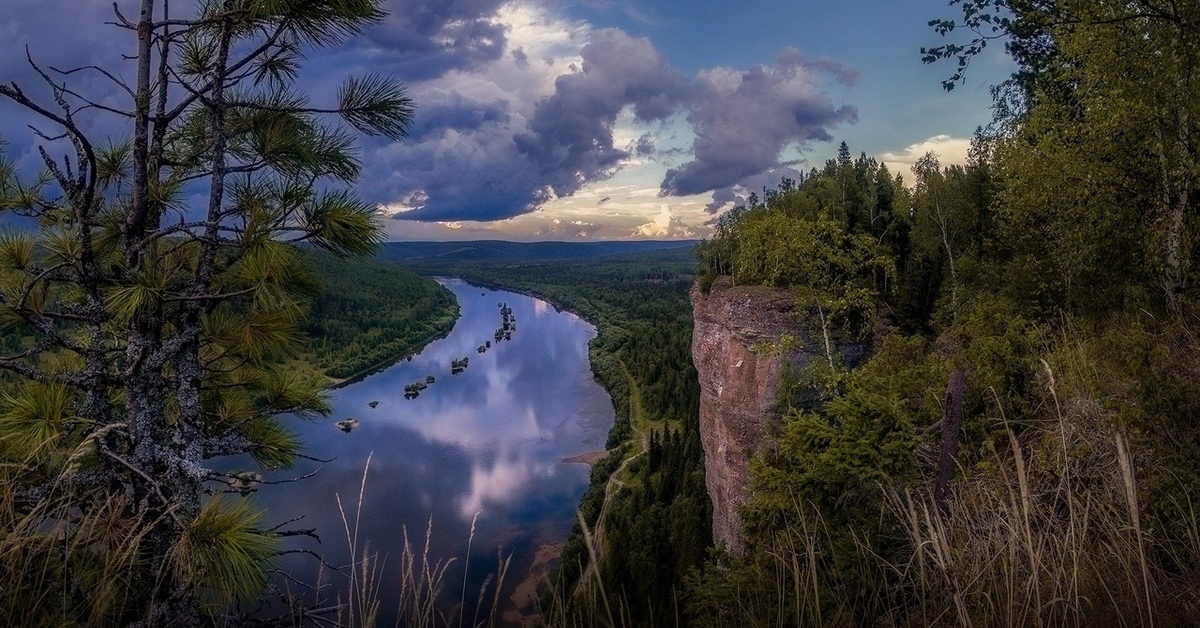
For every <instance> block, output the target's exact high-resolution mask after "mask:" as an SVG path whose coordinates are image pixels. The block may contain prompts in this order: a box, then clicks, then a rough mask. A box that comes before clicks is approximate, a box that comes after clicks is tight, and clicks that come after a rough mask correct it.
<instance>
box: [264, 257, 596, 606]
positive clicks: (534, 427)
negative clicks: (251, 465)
mask: <svg viewBox="0 0 1200 628" xmlns="http://www.w3.org/2000/svg"><path fill="white" fill-rule="evenodd" d="M441 281H442V283H443V284H444V285H445V286H446V287H447V288H449V289H450V290H451V291H453V292H454V294H455V296H456V298H457V299H458V301H459V305H460V307H461V317H460V318H459V320H458V322H457V323H456V324H455V326H454V329H453V330H452V331H451V332H450V334H449V335H448V336H447V337H445V338H443V339H440V340H437V341H435V342H433V343H432V344H430V345H429V346H427V347H425V348H424V350H422V351H421V353H419V354H418V355H416V356H413V357H412V359H411V360H402V361H400V362H398V363H397V364H395V365H393V366H391V367H389V368H387V369H384V370H382V371H380V372H378V373H376V374H374V375H371V376H369V377H366V378H365V379H363V380H362V381H358V382H355V383H353V384H350V385H348V386H346V387H344V388H340V389H338V390H336V391H334V392H333V393H332V395H331V400H330V401H331V403H332V405H333V408H334V413H333V414H332V415H330V416H329V417H328V418H327V419H322V420H320V421H317V422H312V423H307V422H302V421H299V420H295V421H291V422H290V426H291V427H292V429H293V430H294V431H295V432H296V433H297V435H298V436H299V437H300V439H301V442H302V443H303V451H304V453H305V454H306V455H309V456H312V457H315V458H321V459H326V460H328V459H332V461H330V462H324V463H320V462H315V461H310V460H302V461H301V462H300V464H298V465H297V466H296V467H295V468H294V469H291V470H288V471H283V472H275V473H271V474H267V476H266V478H265V479H268V480H280V479H286V478H291V477H298V476H303V475H305V474H308V473H312V472H314V471H315V474H314V475H313V476H312V477H309V478H306V479H303V480H300V481H298V482H294V483H285V484H279V485H274V486H264V487H262V488H261V490H260V491H259V493H258V496H257V503H258V505H259V506H260V507H265V508H266V510H267V513H268V514H267V522H268V525H271V526H274V525H276V524H280V523H283V522H285V521H288V520H291V519H294V518H297V517H303V518H302V519H300V520H298V521H295V522H293V523H290V524H288V526H287V527H288V528H292V529H297V528H304V529H307V528H315V529H316V532H317V534H319V535H320V537H321V542H320V544H318V543H317V542H316V541H312V540H309V539H307V538H303V537H298V538H290V539H288V543H287V545H286V547H288V548H304V549H309V550H313V551H316V552H319V553H321V554H323V555H324V557H325V560H326V561H327V562H328V563H330V564H332V565H335V566H344V565H347V564H349V563H350V562H351V557H350V551H349V544H348V542H347V533H346V529H345V528H346V526H345V525H344V523H343V520H342V514H341V512H339V508H338V499H339V498H340V500H341V505H342V509H343V510H344V511H345V514H346V518H347V520H348V523H349V527H350V529H351V530H350V531H351V533H352V534H353V532H354V529H355V527H356V524H355V521H356V518H357V521H358V523H357V538H358V547H359V550H358V552H359V553H360V554H361V552H362V551H363V547H364V546H366V545H367V544H369V552H370V553H372V554H375V555H377V558H378V559H379V563H380V565H381V567H382V574H381V578H380V582H379V585H380V597H381V600H382V609H381V620H382V621H383V622H384V623H385V624H391V623H393V622H394V614H395V610H396V604H397V599H398V596H399V589H400V570H399V566H400V556H401V549H402V546H403V532H404V530H407V533H408V538H409V541H410V542H411V543H412V544H413V546H414V549H415V551H416V552H417V554H418V557H417V559H418V561H420V554H421V551H422V549H423V546H424V542H425V535H426V530H427V529H430V530H431V537H430V547H429V554H428V555H429V558H430V561H431V562H434V561H437V560H447V559H454V562H453V564H452V565H451V566H450V567H449V568H448V569H447V571H446V572H445V577H444V579H443V585H444V590H443V593H442V602H443V606H444V607H446V608H447V609H448V608H450V607H453V606H455V605H457V604H458V603H459V600H460V599H464V598H465V600H466V602H465V606H466V618H467V621H468V622H469V621H470V619H471V617H472V615H474V613H475V610H476V600H477V599H478V598H479V592H480V587H481V586H482V585H483V583H484V581H485V579H487V577H488V575H489V574H494V573H495V572H496V570H497V566H498V555H505V556H507V555H511V556H512V563H511V566H510V567H509V571H508V575H507V576H506V579H505V582H504V589H503V590H502V592H501V596H500V603H499V608H498V609H497V610H498V611H499V613H503V612H505V611H510V613H509V617H510V618H512V617H515V615H513V614H512V613H511V611H513V610H515V607H516V606H517V604H515V603H514V602H513V601H512V600H511V599H510V598H511V597H512V596H513V593H514V591H516V589H517V586H518V585H519V584H520V583H521V581H522V580H525V579H526V575H527V573H528V572H529V571H530V568H531V567H534V568H535V570H537V571H539V572H540V571H542V570H544V569H545V556H544V554H545V551H544V549H543V550H542V551H541V552H539V548H545V547H547V546H553V545H556V544H561V543H562V542H563V541H565V540H566V538H567V535H568V534H569V532H570V529H571V526H572V524H573V523H574V521H575V509H576V506H577V505H578V503H579V498H580V497H581V496H582V494H583V491H584V490H585V489H586V488H587V482H588V466H587V465H586V464H572V463H568V462H565V461H564V459H566V458H570V457H574V456H579V455H580V454H584V453H587V452H594V451H597V450H602V449H603V447H604V441H605V437H606V436H607V433H608V430H609V428H610V427H611V426H612V422H613V408H612V402H611V400H610V398H609V397H608V395H607V393H606V392H605V391H604V389H603V388H602V387H601V386H600V385H599V383H597V382H596V381H595V380H594V378H593V377H592V374H591V370H590V367H589V365H588V357H587V343H588V341H589V340H590V339H592V338H593V337H594V336H595V333H596V332H595V328H594V327H593V326H592V325H591V324H589V323H587V322H586V321H584V320H582V319H580V318H579V317H577V316H575V315H573V314H571V313H568V312H560V311H556V310H555V308H554V307H553V306H551V305H550V304H548V303H546V302H544V301H541V300H538V299H534V298H532V297H528V296H525V295H520V294H516V293H512V292H505V291H499V290H490V289H486V288H480V287H477V286H473V285H470V284H467V283H466V282H464V281H462V280H459V279H443V280H441ZM501 303H504V304H506V305H507V306H508V307H509V308H511V309H512V314H513V316H514V317H515V325H516V330H515V331H514V332H513V333H512V339H511V340H505V341H499V342H498V341H496V340H495V338H494V336H493V334H494V333H495V331H496V330H497V328H499V327H500V326H501V309H500V307H499V305H500V304H501ZM487 341H491V343H492V346H491V348H490V349H488V350H487V351H486V352H484V353H479V352H478V351H477V348H478V347H479V346H480V345H483V344H485V342H487ZM463 357H468V358H470V362H469V365H468V367H467V368H466V370H465V371H463V372H462V373H459V374H457V375H452V374H451V367H450V363H451V361H452V360H455V359H458V358H463ZM427 376H433V377H434V378H435V381H434V382H433V383H431V384H429V385H428V388H425V389H424V390H422V391H421V392H420V394H419V395H418V396H417V397H416V398H414V399H406V398H405V386H406V385H408V384H412V383H414V382H418V381H422V382H423V381H425V380H426V377H427ZM372 402H378V403H377V405H376V406H375V407H373V408H372V407H371V405H370V404H371V403H372ZM347 418H353V419H356V420H357V421H358V422H359V424H358V426H357V427H355V428H354V429H353V430H352V431H351V432H349V433H344V432H342V431H341V430H339V429H338V428H337V427H336V425H335V423H336V422H338V421H341V420H343V419H347ZM368 456H370V465H369V468H367V458H368ZM364 468H367V476H366V484H365V489H364V491H363V496H362V504H361V511H359V488H360V483H361V482H362V478H363V472H364ZM476 516H477V517H478V518H477V519H476V520H475V521H476V523H475V532H474V539H473V541H472V543H471V548H470V561H469V563H467V564H466V568H467V571H466V574H465V575H466V589H465V591H464V590H463V581H464V571H463V567H464V562H465V559H466V556H467V549H468V548H467V544H468V540H469V539H470V538H471V524H472V520H473V519H475V518H476ZM539 554H540V555H539ZM535 558H536V559H537V562H536V564H535ZM281 567H282V568H283V570H285V571H286V572H287V573H288V574H289V576H290V578H281V579H280V581H279V582H278V585H279V586H280V587H281V588H289V589H290V590H292V591H294V592H300V591H302V590H303V587H302V586H300V585H298V584H296V583H295V582H293V581H292V580H291V579H292V578H294V579H296V580H298V581H301V582H306V583H312V582H315V581H316V580H317V577H318V571H319V565H318V563H317V561H315V560H314V559H313V558H312V557H311V556H307V555H299V554H294V555H288V556H285V557H284V560H283V562H282V564H281ZM321 579H322V581H323V582H326V583H330V584H331V589H329V590H327V591H326V595H327V596H328V597H335V596H336V594H337V591H339V590H344V588H345V587H346V585H347V583H348V581H347V579H346V578H345V577H343V576H341V575H339V574H336V573H335V574H330V573H329V570H328V569H325V570H324V573H323V574H322V575H321ZM489 586H494V585H489ZM525 588H526V589H527V588H528V585H526V587H525ZM493 594H494V592H493V590H492V589H488V590H487V591H486V595H485V598H486V599H485V600H484V604H483V607H482V608H481V609H480V612H482V613H484V616H486V614H487V613H488V611H489V608H490V604H489V602H490V600H491V599H492V598H493ZM517 597H518V598H522V597H527V596H517ZM308 601H310V602H311V594H310V597H309V598H308Z"/></svg>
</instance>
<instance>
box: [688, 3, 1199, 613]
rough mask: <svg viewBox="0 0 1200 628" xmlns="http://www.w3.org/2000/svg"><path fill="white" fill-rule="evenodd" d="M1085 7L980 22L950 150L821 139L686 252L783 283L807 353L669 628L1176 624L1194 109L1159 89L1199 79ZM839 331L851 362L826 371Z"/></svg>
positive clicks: (760, 281) (1167, 32) (1186, 499)
mask: <svg viewBox="0 0 1200 628" xmlns="http://www.w3.org/2000/svg"><path fill="white" fill-rule="evenodd" d="M967 4H974V3H965V4H964V5H963V6H964V8H967ZM982 4H983V5H987V7H990V3H982ZM1054 4H1056V6H1057V3H1054ZM1084 4H1086V5H1087V6H1084V5H1078V6H1076V5H1071V6H1070V7H1066V6H1061V7H1058V9H1061V10H1062V11H1067V12H1072V11H1074V12H1082V13H1080V15H1075V14H1072V15H1074V17H1078V18H1079V19H1077V20H1076V19H1072V20H1051V19H1049V17H1048V16H1047V14H1046V13H1045V12H1040V9H1037V8H1022V7H1023V5H1022V7H1016V8H1012V7H1010V8H1011V9H1012V12H1013V13H1012V15H1011V16H1009V17H1005V18H1004V20H1005V21H1004V22H1003V23H1001V22H999V21H997V22H996V24H997V31H995V32H1001V31H1003V34H1005V35H1007V36H1009V37H1010V39H1009V41H1010V42H1012V44H1011V45H1010V52H1012V54H1013V56H1014V57H1015V59H1016V61H1017V63H1018V65H1019V71H1018V72H1017V74H1016V75H1015V76H1014V78H1013V80H1012V81H1011V82H1010V83H1009V84H1006V85H1005V86H1001V88H1000V90H999V91H998V93H999V94H1001V95H1002V96H1004V97H1005V98H1007V99H1008V100H1002V101H1000V104H1001V105H1002V106H1001V107H999V108H998V112H999V115H998V118H997V122H996V124H995V125H993V127H992V128H991V129H988V130H981V131H980V132H979V133H978V134H977V136H976V138H975V140H974V142H973V144H972V149H971V153H970V157H969V160H968V163H966V164H965V165H952V166H947V167H943V166H942V165H940V164H939V162H938V159H937V157H936V156H935V155H926V156H925V157H924V158H922V159H920V160H919V161H918V162H917V163H916V165H915V167H913V169H912V170H913V175H914V176H915V180H914V181H913V182H912V184H911V185H910V184H909V183H908V182H906V181H904V180H903V179H902V178H901V177H899V176H897V175H896V174H894V173H892V172H890V171H889V170H888V169H887V168H886V167H885V166H883V165H881V164H880V163H879V162H877V161H876V160H874V159H871V158H868V157H866V156H865V155H862V156H860V157H858V158H852V157H851V153H850V151H849V149H848V148H847V147H846V146H845V145H844V144H843V145H842V147H841V150H840V151H839V153H838V156H837V157H836V158H835V159H832V160H830V161H828V162H827V163H826V164H825V165H824V167H823V168H821V169H814V170H813V171H811V172H810V173H808V174H807V175H805V176H804V177H802V178H801V180H798V181H794V180H784V181H783V182H782V184H781V185H780V186H779V187H778V189H775V190H767V191H765V192H764V195H763V197H762V198H758V197H757V196H756V195H753V196H751V197H750V198H749V199H748V201H747V202H746V203H744V204H743V205H742V206H740V207H738V208H736V209H734V210H732V211H731V212H729V213H727V214H726V215H725V216H723V217H722V219H721V220H720V223H719V226H718V229H717V233H716V235H715V236H714V237H713V238H712V239H711V240H709V241H707V242H705V243H703V244H701V245H700V246H699V248H698V256H699V266H700V274H701V278H700V286H701V287H702V288H705V287H708V286H710V285H711V284H712V282H713V281H715V280H716V279H717V278H718V277H722V276H726V277H728V279H725V280H723V281H728V282H731V283H733V284H736V285H762V286H769V287H772V288H777V289H780V290H785V291H787V292H789V293H790V294H791V295H792V298H793V299H794V302H795V306H796V311H797V323H798V324H799V325H803V326H805V327H806V328H808V329H810V330H813V331H814V333H812V334H808V335H807V337H805V338H800V339H795V338H793V339H791V340H790V341H791V342H796V341H800V342H806V343H808V344H807V348H808V349H809V350H810V351H812V352H814V353H816V354H818V355H823V356H824V358H825V359H817V360H813V361H811V364H810V365H809V366H808V367H807V368H805V369H802V370H801V371H799V372H797V373H795V374H793V375H794V376H793V377H791V378H790V379H789V380H788V381H787V382H785V385H784V386H783V387H782V388H783V389H784V390H783V393H784V394H783V396H782V398H781V403H782V404H783V418H782V420H781V421H780V422H779V424H778V425H777V426H776V427H775V428H774V429H773V431H772V433H771V435H770V438H769V439H768V440H769V442H768V443H766V444H765V445H763V446H762V447H761V448H760V450H759V452H758V454H757V455H756V456H755V458H754V460H753V461H752V462H751V464H750V473H749V476H750V497H749V498H748V501H747V503H746V504H745V505H744V506H743V508H742V510H741V521H742V530H741V535H742V536H741V541H742V543H743V544H744V547H745V551H744V553H743V554H742V555H740V556H738V555H734V554H729V553H722V552H717V553H716V554H714V555H713V556H712V557H711V558H710V560H709V561H708V562H707V563H706V565H705V566H704V568H703V569H702V570H701V571H700V572H699V573H698V574H697V575H696V576H695V577H694V578H692V579H691V580H690V583H689V586H688V589H687V594H686V596H685V597H686V606H687V612H688V616H689V617H690V618H691V619H692V621H693V622H694V623H697V624H699V625H774V624H779V623H782V624H797V625H877V624H886V625H1014V624H1030V625H1041V624H1053V625H1134V624H1138V625H1154V624H1158V625H1184V624H1188V623H1189V622H1190V621H1194V620H1193V619H1191V618H1194V617H1196V616H1197V613H1198V612H1200V585H1198V584H1197V583H1200V572H1198V571H1197V569H1198V568H1200V534H1198V533H1197V530H1200V526H1198V522H1200V518H1198V517H1197V513H1196V507H1195V504H1196V503H1197V501H1198V498H1200V456H1198V455H1197V454H1198V453H1200V423H1197V421H1196V417H1197V414H1198V413H1200V357H1198V356H1200V338H1198V335H1197V334H1198V332H1200V319H1198V318H1197V315H1196V308H1195V305H1196V292H1195V288H1194V286H1195V285H1196V279H1197V274H1196V273H1197V271H1196V269H1197V268H1198V266H1197V264H1196V262H1197V261H1198V260H1197V250H1196V248H1195V247H1194V246H1193V244H1192V243H1193V242H1194V241H1195V236H1196V235H1197V227H1200V221H1198V220H1197V219H1198V216H1197V212H1196V211H1195V206H1194V202H1193V197H1194V195H1193V194H1191V191H1192V189H1193V188H1194V181H1193V179H1192V174H1190V173H1194V172H1196V167H1197V166H1198V165H1200V154H1198V152H1197V151H1196V150H1195V145H1194V144H1193V143H1191V141H1190V140H1187V139H1186V138H1191V137H1195V136H1196V134H1197V133H1198V132H1200V127H1198V126H1197V122H1196V120H1198V119H1200V118H1197V116H1196V115H1195V113H1197V112H1193V111H1191V109H1194V108H1195V107H1196V106H1197V105H1196V103H1197V102H1200V101H1197V99H1196V98H1195V97H1194V94H1191V95H1185V94H1183V93H1182V92H1180V91H1179V90H1181V89H1185V88H1184V86H1185V85H1190V84H1193V82H1192V81H1193V79H1195V78H1200V77H1197V76H1196V75H1195V72H1196V71H1195V70H1194V69H1192V66H1191V65H1187V64H1183V63H1182V61H1180V63H1179V64H1174V63H1168V64H1157V63H1155V64H1150V63H1149V62H1148V61H1146V60H1147V59H1150V58H1153V57H1154V56H1155V55H1153V54H1151V53H1153V52H1154V50H1159V49H1157V48H1155V46H1159V45H1163V46H1165V45H1166V44H1165V43H1163V42H1164V41H1166V40H1167V39H1169V38H1170V37H1172V36H1175V37H1177V39H1176V40H1174V41H1175V42H1176V43H1179V42H1181V41H1185V40H1186V41H1190V39H1189V38H1190V37H1192V36H1191V35H1190V34H1186V35H1185V34H1184V33H1183V31H1182V30H1181V29H1182V27H1181V26H1179V24H1178V23H1176V22H1171V21H1170V20H1168V19H1167V18H1166V17H1163V16H1157V17H1155V16H1151V17H1144V18H1142V19H1140V21H1137V24H1136V25H1134V24H1133V23H1132V22H1121V21H1118V22H1116V23H1114V22H1112V21H1108V20H1107V19H1106V20H1091V19H1090V17H1095V16H1094V15H1092V14H1091V13H1088V12H1089V11H1091V9H1090V8H1088V7H1090V6H1091V5H1090V4H1088V3H1084ZM1038 6H1039V7H1040V6H1041V5H1038ZM987 7H984V8H985V9H986V8H987ZM971 10H974V11H976V12H978V11H979V10H980V8H979V7H971ZM1084 14H1086V15H1084ZM971 15H972V14H971V13H970V12H969V11H968V13H967V17H968V18H970V17H971ZM1006 15H1007V14H1006ZM1089 16H1090V17H1089ZM989 19H990V18H989ZM996 19H997V20H999V18H996ZM953 28H954V27H953V25H951V26H950V28H948V29H945V30H948V31H951V32H952V31H953ZM1150 35H1153V36H1150ZM1159 37H1161V38H1163V39H1156V38H1159ZM976 43H978V42H976ZM1032 43H1036V44H1039V45H1038V46H1032V47H1022V46H1023V45H1030V44H1032ZM1118 44H1119V45H1118ZM1129 47H1131V48H1134V49H1137V50H1138V51H1139V52H1138V54H1132V53H1130V54H1129V55H1124V54H1122V55H1117V54H1115V53H1111V51H1113V50H1117V49H1124V48H1129ZM1150 49H1154V50H1150ZM951 52H953V51H951ZM1159 52H1162V50H1159ZM1142 53H1145V54H1142ZM941 54H943V56H947V55H948V54H949V53H946V51H945V50H941ZM1197 55H1200V48H1195V47H1185V48H1178V47H1176V48H1174V49H1173V52H1172V53H1171V58H1172V59H1175V60H1177V61H1178V60H1180V59H1182V58H1184V57H1186V58H1188V59H1194V58H1196V57H1197ZM934 56H936V55H934ZM949 56H952V55H949ZM1160 56H1161V55H1160ZM839 341H857V342H866V343H867V344H868V346H869V351H868V355H867V359H866V360H865V361H864V362H863V363H862V364H860V365H859V366H857V367H856V368H853V369H851V368H848V364H847V360H846V359H845V356H844V355H842V354H841V352H839V351H838V350H837V343H838V342H839ZM787 342H789V340H788V339H784V340H783V341H781V342H777V343H775V345H776V346H775V348H778V347H779V346H780V345H784V346H786V344H787ZM771 349H772V347H771V346H765V347H764V348H763V350H771ZM702 379H703V374H702Z"/></svg>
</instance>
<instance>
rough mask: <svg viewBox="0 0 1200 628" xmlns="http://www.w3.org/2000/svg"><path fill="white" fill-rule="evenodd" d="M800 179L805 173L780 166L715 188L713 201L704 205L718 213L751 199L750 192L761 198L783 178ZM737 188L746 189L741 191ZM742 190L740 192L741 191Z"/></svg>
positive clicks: (705, 207) (777, 185) (775, 187)
mask: <svg viewBox="0 0 1200 628" xmlns="http://www.w3.org/2000/svg"><path fill="white" fill-rule="evenodd" d="M785 178H787V179H791V180H792V181H800V180H801V179H803V178H804V173H802V172H800V171H799V170H797V169H795V168H793V167H791V166H786V165H785V166H779V167H775V168H771V169H769V170H767V171H765V172H760V173H758V174H753V175H750V176H748V177H746V178H744V179H742V180H740V181H738V182H737V185H730V186H727V187H723V188H719V189H716V190H713V193H712V202H710V203H709V204H708V205H705V206H704V209H706V210H707V211H708V212H709V213H716V212H719V211H720V210H722V209H724V208H725V207H727V206H729V205H741V204H744V203H746V202H747V201H748V200H749V197H750V194H751V193H753V194H757V195H758V197H759V198H760V199H762V198H764V197H765V196H766V190H775V189H777V188H778V187H779V184H780V182H782V181H783V179H785ZM737 188H741V189H742V190H745V191H744V192H740V190H738V189H737ZM739 192H740V193H739Z"/></svg>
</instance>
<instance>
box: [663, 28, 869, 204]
mask: <svg viewBox="0 0 1200 628" xmlns="http://www.w3.org/2000/svg"><path fill="white" fill-rule="evenodd" d="M831 71H833V72H832V73H833V74H834V78H835V79H836V80H839V81H846V80H850V79H851V78H852V76H853V75H852V73H851V71H849V70H846V69H844V68H840V66H836V65H835V64H832V62H829V61H823V62H820V63H817V64H808V63H807V62H805V61H804V59H803V57H801V56H800V55H799V53H796V52H794V51H792V50H787V51H784V53H783V54H781V55H780V57H779V60H778V62H777V63H776V64H775V66H774V67H770V68H768V67H764V66H758V67H755V68H751V69H749V70H746V71H745V72H741V73H738V74H736V75H734V74H731V73H729V72H727V71H721V70H715V71H712V72H708V73H704V74H701V76H700V77H699V78H698V79H697V86H698V88H699V89H700V90H701V95H700V96H699V97H698V98H697V99H696V101H695V102H694V104H693V106H692V109H691V111H690V112H689V113H688V121H689V122H691V123H692V127H693V129H694V130H695V133H696V139H695V141H694V142H693V145H692V146H693V149H694V157H693V159H692V161H690V162H687V163H685V164H684V165H682V166H680V167H679V168H674V169H671V170H669V171H667V175H666V177H665V178H664V179H663V182H662V186H661V193H662V194H663V195H664V196H686V195H690V194H703V193H705V192H712V191H714V190H718V189H722V188H727V187H729V186H732V185H736V184H738V183H740V182H742V181H743V180H745V179H746V178H747V177H752V176H754V175H758V174H761V173H764V172H767V171H768V170H770V169H772V168H775V167H777V166H779V165H781V164H780V153H781V152H782V151H783V149H784V148H785V147H787V146H788V145H789V144H791V143H793V142H799V143H800V144H805V143H808V142H813V141H829V140H831V139H832V137H831V136H830V134H829V129H830V128H831V127H834V126H837V125H838V124H841V123H845V122H850V123H852V122H855V121H856V120H857V119H858V112H857V110H855V109H854V107H850V106H842V107H837V106H835V105H834V104H833V101H832V99H831V98H830V96H829V93H828V92H825V91H822V90H821V87H820V78H821V75H822V74H829V73H831Z"/></svg>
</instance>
